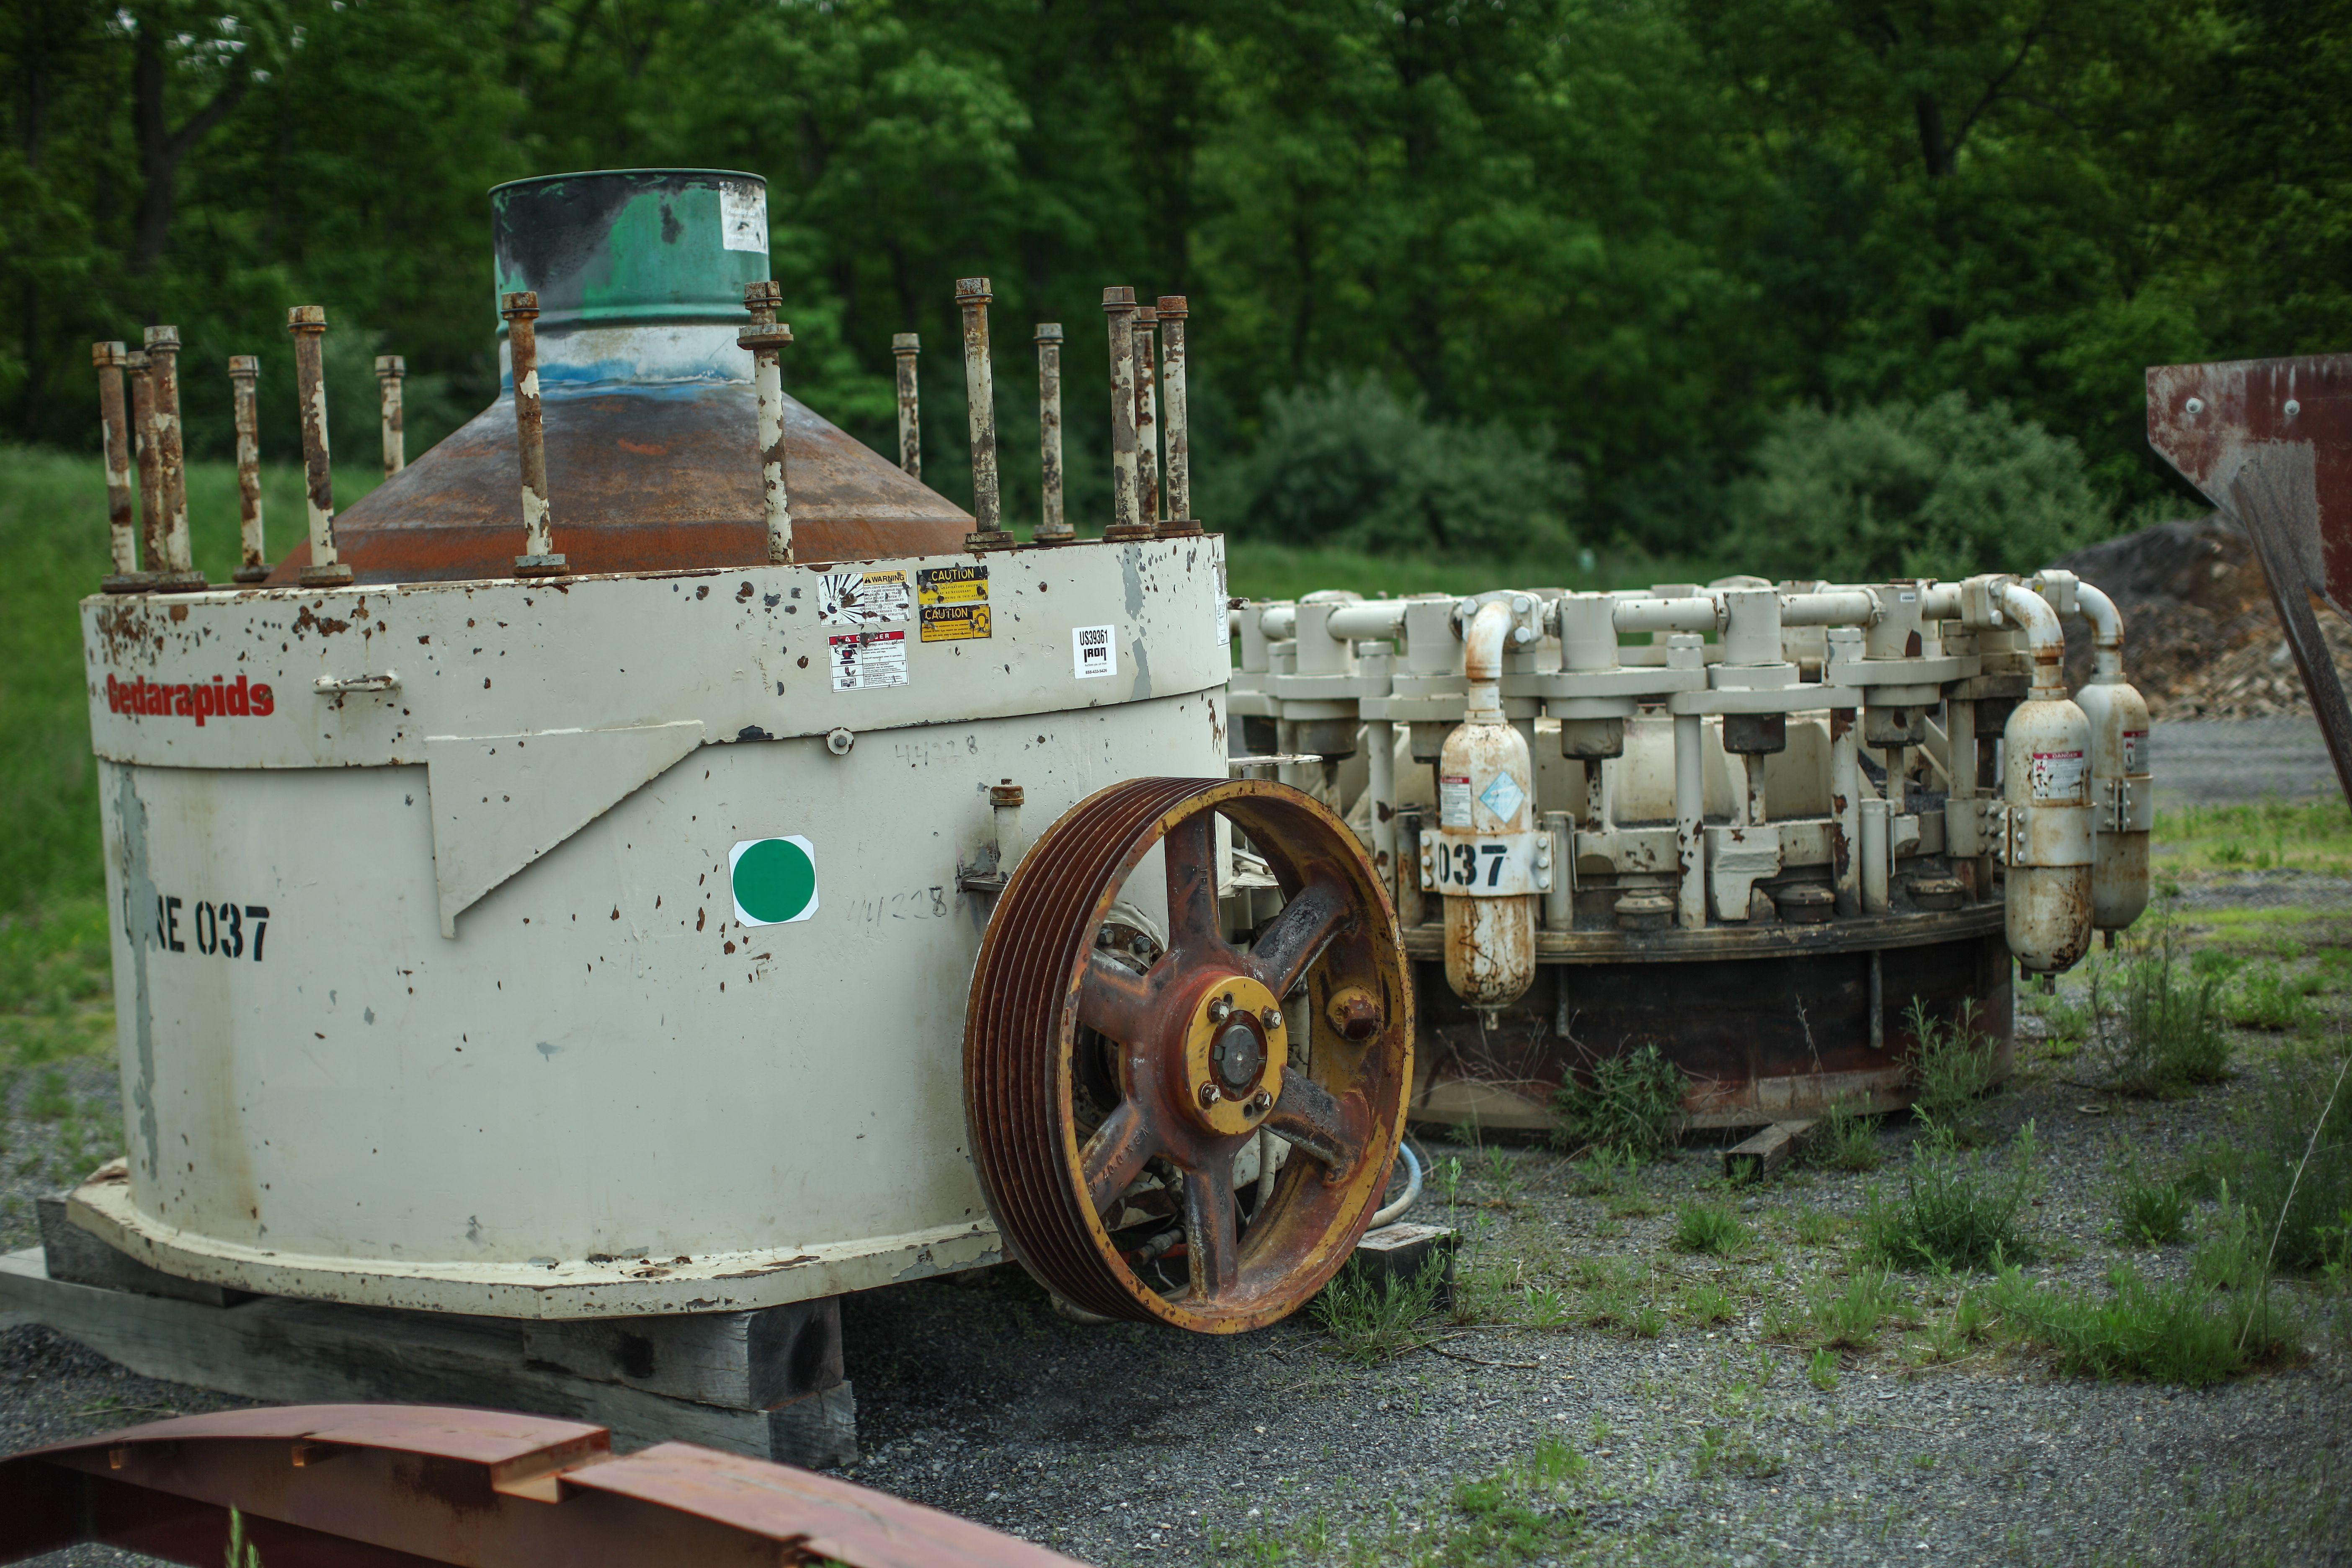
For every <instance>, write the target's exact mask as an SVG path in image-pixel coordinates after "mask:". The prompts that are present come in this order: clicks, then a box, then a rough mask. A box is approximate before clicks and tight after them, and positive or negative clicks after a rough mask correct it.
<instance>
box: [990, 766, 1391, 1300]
mask: <svg viewBox="0 0 2352 1568" xmlns="http://www.w3.org/2000/svg"><path fill="white" fill-rule="evenodd" d="M1219 817H1223V819H1224V820H1225V822H1226V823H1227V824H1229V825H1230V827H1231V829H1232V834H1233V836H1234V842H1236V843H1245V844H1246V845H1247V847H1248V849H1249V851H1250V852H1251V853H1253V854H1255V856H1257V857H1259V858H1262V859H1263V861H1264V862H1265V865H1266V867H1267V868H1270V869H1271V871H1272V873H1273V877H1274V879H1275V881H1276V883H1278V884H1279V888H1280V895H1281V907H1280V909H1279V910H1278V911H1273V912H1270V913H1269V912H1267V911H1266V910H1265V909H1264V908H1263V906H1261V907H1260V910H1259V912H1260V913H1261V914H1262V915H1264V917H1265V918H1263V919H1261V920H1260V921H1258V923H1257V924H1256V925H1255V928H1254V930H1253V931H1249V932H1247V933H1244V934H1241V935H1238V936H1237V937H1236V938H1235V939H1234V940H1232V941H1229V940H1227V938H1226V936H1225V934H1224V930H1223V925H1222V924H1221V920H1220V908H1219V899H1218V876H1217V861H1218V858H1219V856H1220V848H1219V835H1218V832H1217V820H1218V818H1219ZM1154 849H1160V850H1162V851H1163V854H1162V856H1161V857H1160V858H1161V860H1162V861H1163V863H1164V868H1165V883H1166V889H1167V903H1168V921H1167V933H1166V940H1165V942H1164V944H1163V943H1161V942H1159V941H1158V940H1157V939H1155V938H1151V937H1149V936H1146V935H1143V934H1141V933H1140V932H1136V934H1134V935H1133V936H1132V937H1131V939H1130V938H1129V937H1122V938H1121V939H1120V940H1119V941H1118V942H1114V943H1109V944H1106V943H1105V942H1102V941H1100V940H1099V938H1100V937H1101V936H1102V935H1103V934H1104V933H1107V932H1113V931H1117V932H1129V931H1134V930H1135V928H1134V927H1133V926H1132V925H1131V924H1129V923H1123V922H1125V921H1129V920H1130V919H1131V917H1132V913H1133V911H1132V910H1129V907H1128V906H1127V905H1124V904H1122V903H1121V902H1120V900H1121V889H1122V888H1123V887H1124V886H1125V885H1126V884H1127V883H1128V881H1129V877H1130V876H1132V875H1133V874H1134V873H1135V872H1136V871H1137V869H1138V868H1139V866H1142V865H1144V863H1145V862H1146V861H1147V859H1148V858H1150V856H1151V853H1152V851H1153V850H1154ZM1261 880H1262V878H1261ZM1258 897H1260V898H1262V899H1268V900H1269V901H1270V890H1268V891H1262V892H1261V893H1260V894H1259V895H1258ZM1146 923H1149V919H1148V917H1146ZM1411 1084H1412V991H1411V988H1410V983H1409V981H1408V978H1407V975H1406V971H1405V961H1404V953H1403V949H1402V944H1401V943H1400V942H1399V940H1398V935H1397V927H1396V918H1395V915H1394V914H1393V913H1392V912H1391V910H1390V908H1389V903H1388V899H1387V896H1386V894H1385V893H1384V892H1383V891H1382V889H1381V884H1380V879H1379V878H1378V877H1377V876H1376V875H1375V874H1374V871H1373V869H1372V866H1371V863H1370V860H1369V859H1367V858H1366V857H1365V855H1364V852H1363V850H1362V848H1361V847H1360V846H1359V845H1358V843H1357V841H1356V838H1355V837H1354V835H1353V834H1351V833H1349V830H1348V828H1347V826H1346V825H1345V824H1343V823H1341V822H1340V820H1339V818H1338V817H1337V816H1333V815H1332V814H1331V812H1330V811H1329V809H1328V808H1327V807H1325V806H1324V805H1321V804H1320V803H1318V801H1316V800H1315V799H1314V798H1313V797H1311V796H1309V795H1305V794H1302V793H1301V792H1299V791H1297V790H1295V789H1292V788H1290V787H1289V786H1287V785H1286V784H1272V783H1267V782H1264V781H1260V780H1252V779H1242V780H1233V781H1223V780H1207V779H1133V780H1129V781H1128V782H1126V783H1123V784H1113V785H1111V786H1110V787H1108V789H1104V790H1101V791H1098V792H1097V793H1096V794H1094V795H1089V796H1088V797H1087V799H1085V800H1084V801H1081V802H1080V803H1079V804H1078V805H1076V806H1074V807H1072V808H1071V810H1070V811H1069V812H1068V813H1067V814H1066V816H1063V817H1062V818H1061V819H1060V820H1059V821H1057V822H1055V824H1054V825H1053V826H1051V827H1050V828H1048V829H1047V830H1046V831H1045V834H1044V836H1043V837H1040V838H1039V839H1038V840H1037V842H1036V844H1035V845H1034V847H1032V848H1031V849H1030V850H1029V852H1028V853H1027V855H1025V856H1024V858H1022V861H1021V864H1020V867H1019V868H1018V869H1017V870H1016V871H1015V872H1014V873H1013V879H1012V881H1011V882H1010V884H1009V885H1008V886H1007V887H1006V888H1005V889H1004V892H1003V895H1002V896H1001V898H1000V899H999V900H998V905H997V909H996V912H995V915H994V917H993V918H992V920H991V921H990V922H989V927H988V932H987V935H986V937H985V938H984V939H983V940H982V943H981V950H980V960H979V963H978V964H977V965H976V966H975V967H974V969H973V972H972V981H971V997H970V1001H969V1005H967V1007H966V1010H965V1021H964V1110H965V1116H966V1120H967V1121H968V1122H969V1123H970V1127H971V1139H972V1150H973V1153H974V1155H975V1156H976V1158H977V1160H978V1162H979V1165H980V1174H981V1181H982V1185H983V1186H984V1187H985V1188H986V1190H987V1194H988V1202H989V1206H990V1209H991V1211H992V1213H993V1214H994V1215H995V1218H996V1223H997V1226H998V1228H999V1229H1000V1230H1001V1231H1002V1232H1003V1235H1004V1237H1005V1239H1006V1241H1007V1242H1008V1243H1009V1244H1010V1246H1011V1247H1012V1249H1013V1256H1015V1257H1016V1258H1019V1259H1020V1260H1021V1262H1022V1263H1023V1264H1024V1266H1025V1267H1026V1268H1028V1269H1029V1271H1030V1272H1031V1273H1032V1274H1034V1275H1035V1276H1036V1277H1037V1279H1039V1280H1040V1281H1042V1282H1043V1283H1044V1284H1045V1286H1046V1287H1047V1288H1048V1289H1052V1290H1054V1291H1055V1292H1056V1293H1057V1294H1059V1295H1060V1296H1061V1297H1062V1298H1063V1299H1064V1300H1067V1301H1069V1302H1071V1303H1072V1304H1073V1305H1075V1306H1077V1307H1081V1308H1084V1309H1085V1310H1087V1311H1090V1312H1095V1313H1097V1314H1100V1315H1102V1316H1105V1317H1112V1318H1126V1319H1132V1320H1137V1321H1150V1320H1155V1319H1156V1320H1158V1321H1162V1322H1167V1323H1171V1324H1174V1325H1175V1326H1177V1327H1179V1328H1185V1329H1192V1330H1194V1331H1199V1332H1203V1333H1234V1332H1238V1331H1242V1330H1244V1329H1254V1328H1259V1327H1262V1326H1263V1325H1265V1324H1267V1323H1271V1322H1274V1321H1277V1320H1279V1319H1281V1318H1283V1317H1285V1316H1286V1315H1287V1314H1288V1313H1290V1312H1292V1311H1295V1310H1297V1309H1298V1308H1299V1307H1300V1306H1302V1305H1304V1304H1305V1303H1306V1302H1307V1300H1309V1299H1310V1298H1311V1297H1313V1296H1314V1294H1315V1293H1316V1291H1318V1290H1319V1289H1322V1288H1323V1286H1324V1284H1325V1282H1326V1281H1328V1279H1330V1277H1331V1276H1332V1274H1333V1273H1334V1272H1336V1271H1337V1270H1338V1268H1339V1266H1340V1265H1341V1264H1342V1263H1344V1262H1346V1261H1347V1258H1348V1255H1349V1252H1350V1251H1351V1250H1353V1248H1354V1247H1355V1245H1356V1241H1357V1239H1358V1238H1359V1237H1360V1236H1361V1235H1362V1234H1363V1231H1364V1227H1365V1226H1366V1224H1367V1223H1368V1222H1369V1221H1370V1217H1371V1215H1372V1212H1373V1211H1374V1210H1375V1209H1376V1208H1377V1207H1379V1205H1380V1202H1381V1194H1382V1192H1383V1190H1384V1189H1385V1187H1386V1185H1387V1183H1388V1179H1389V1167H1390V1164H1391V1162H1392V1161H1393V1160H1394V1159H1395V1156H1396V1146H1397V1140H1398V1137H1399V1135H1400V1134H1401V1133H1402V1130H1403V1126H1404V1115H1405V1100H1406V1095H1407V1093H1408V1091H1409V1089H1410V1087H1411ZM1277 1146H1279V1147H1281V1148H1284V1149H1286V1150H1287V1152H1288V1157H1287V1158H1286V1159H1284V1160H1283V1161H1282V1163H1281V1164H1280V1167H1279V1171H1278V1173H1277V1172H1276V1170H1275V1162H1274V1161H1273V1159H1272V1158H1270V1155H1271V1154H1272V1153H1273V1152H1275V1150H1276V1148H1277ZM1236 1163H1243V1164H1244V1165H1248V1166H1254V1167H1255V1169H1256V1171H1257V1172H1258V1179H1255V1180H1253V1181H1252V1182H1251V1183H1250V1184H1248V1185H1247V1187H1246V1188H1244V1186H1243V1184H1241V1183H1240V1182H1238V1181H1237V1180H1236V1174H1235V1167H1236ZM1171 1269H1173V1270H1175V1272H1174V1274H1173V1276H1172V1277H1171Z"/></svg>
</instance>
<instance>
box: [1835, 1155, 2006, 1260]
mask: <svg viewBox="0 0 2352 1568" xmlns="http://www.w3.org/2000/svg"><path fill="white" fill-rule="evenodd" d="M2034 1152H2035V1144H2034V1138H2033V1123H2032V1122H2031V1121H2029V1122H2027V1123H2026V1124H2025V1126H2024V1127H2023V1128H2022V1129H2021V1130H2020V1131H2019V1132H2018V1134H2017V1137H2016V1139H2015V1140H2014V1141H2013V1142H2011V1144H2010V1148H2009V1152H2008V1154H2007V1157H2006V1158H2005V1159H2004V1160H2001V1161H2000V1162H1996V1161H1995V1159H1994V1158H1993V1157H1992V1156H1991V1155H1990V1154H1987V1155H1974V1154H1968V1153H1963V1152H1961V1151H1960V1149H1959V1147H1958V1144H1957V1143H1955V1142H1954V1141H1953V1139H1952V1137H1951V1135H1950V1134H1949V1133H1948V1131H1945V1130H1944V1129H1943V1128H1940V1127H1934V1126H1931V1127H1930V1128H1929V1129H1928V1131H1927V1133H1926V1134H1925V1135H1924V1136H1922V1137H1921V1138H1920V1139H1919V1141H1918V1142H1916V1143H1914V1144H1913V1145H1912V1146H1911V1163H1910V1166H1909V1167H1908V1168H1907V1169H1906V1171H1905V1172H1904V1173H1903V1192H1902V1195H1901V1196H1900V1197H1898V1198H1896V1199H1894V1200H1892V1201H1889V1200H1888V1199H1887V1197H1886V1196H1885V1194H1884V1193H1883V1192H1882V1191H1881V1190H1880V1189H1879V1188H1878V1187H1877V1186H1876V1185H1875V1184H1873V1185H1872V1187H1871V1189H1870V1192H1869V1194H1868V1196H1867V1197H1866V1199H1865V1200H1864V1212H1863V1218H1862V1232H1863V1243H1862V1249H1863V1253H1864V1256H1865V1257H1868V1258H1875V1259H1877V1260H1879V1261H1881V1262H1885V1263H1888V1264H1892V1265H1894V1266H1895V1267H1896V1268H1927V1269H1932V1270H1941V1269H1952V1268H1993V1267H1997V1266H1999V1265H2000V1264H2002V1263H2004V1262H2017V1261H2021V1260H2023V1259H2026V1258H2031V1257H2032V1243H2031V1242H2030V1241H2029V1240H2028V1239H2027V1237H2026V1236H2025V1234H2024V1231H2023V1229H2022V1228H2021V1226H2022V1223H2023V1220H2024V1216H2025V1211H2026V1205H2027V1204H2028V1203H2029V1202H2030V1201H2031V1200H2032V1196H2033V1194H2034V1192H2035V1191H2036V1190H2037V1189H2038V1188H2039V1187H2040V1186H2041V1184H2042V1178H2041V1173H2040V1172H2039V1171H2037V1170H2036V1169H2035V1168H2034V1163H2033V1161H2034Z"/></svg>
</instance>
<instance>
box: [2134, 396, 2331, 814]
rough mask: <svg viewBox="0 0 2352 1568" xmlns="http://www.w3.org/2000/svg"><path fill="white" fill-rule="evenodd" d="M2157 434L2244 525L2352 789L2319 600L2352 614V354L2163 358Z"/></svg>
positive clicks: (2153, 414)
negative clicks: (2212, 360)
mask: <svg viewBox="0 0 2352 1568" xmlns="http://www.w3.org/2000/svg"><path fill="white" fill-rule="evenodd" d="M2147 439H2148V445H2150V446H2152V447H2155V448H2156V449H2157V450H2158V452H2159V453H2161V454H2163V456H2164V458H2165V460H2166V461H2167V462H2168V463H2170V464H2171V465H2172V466H2173V467H2174V468H2177V469H2179V471H2180V476H2181V477H2182V478H2183V479H2187V480H2188V481H2189V483H2190V484H2192V485H2195V486H2196V487H2197V488H2198V489H2200V490H2202V491H2204V492H2205V496H2206V499H2207V500H2210V501H2211V502H2212V503H2213V504H2214V505H2215V506H2217V507H2219V508H2221V510H2223V511H2225V512H2228V513H2230V514H2231V516H2233V517H2235V518H2236V519H2237V520H2238V521H2240V522H2241V523H2242V524H2243V525H2244V526H2245V530H2246V532H2247V535H2248V536H2249V537H2250V538H2252V541H2253V543H2254V553H2255V556H2256V557H2257V559H2259V560H2260V561H2261V562H2262V564H2263V576H2264V577H2265V578H2267V579H2268V580H2269V582H2270V589H2271V599H2272V601H2273V603H2274V604H2275V605H2277V607H2278V613H2279V622H2280V624H2281V625H2282V626H2284V627H2285V628H2286V638H2287V646H2288V647H2290V648H2291V649H2293V650H2294V661H2295V666H2296V668H2298V669H2299V670H2301V672H2302V674H2303V685H2304V689H2305V690H2306V691H2308V692H2309V693H2310V694H2311V706H2312V711H2313V712H2314V713H2315V715H2316V716H2317V717H2318V720H2319V727H2320V729H2321V731H2323V732H2324V733H2325V734H2326V737H2327V749H2328V752H2329V754H2330V755H2331V756H2333V757H2334V759H2335V761H2336V780H2337V782H2338V783H2339V784H2342V785H2343V787H2344V792H2345V794H2346V795H2347V796H2352V704H2347V701H2346V698H2345V693H2344V683H2343V679H2342V678H2341V676H2340V675H2339V674H2338V672H2337V670H2336V665H2335V661H2334V660H2333V659H2332V658H2329V656H2328V652H2327V644H2326V641H2325V639H2323V638H2322V637H2321V635H2320V630H2319V622H2318V619H2317V617H2316V616H2314V614H2313V613H2312V608H2311V595H2314V594H2316V595H2320V596H2321V597H2322V598H2324V599H2326V601H2327V602H2328V604H2330V605H2333V606H2334V607H2335V610H2336V614H2337V615H2340V616H2352V610H2347V608H2346V606H2347V605H2352V354H2305V355H2303V356H2301V357H2299V358H2295V359H2273V360H2237V361H2232V362H2230V363H2221V364H2173V365H2159V366H2157V367H2156V368H2154V369H2152V370H2150V371H2149V372H2148V373H2147Z"/></svg>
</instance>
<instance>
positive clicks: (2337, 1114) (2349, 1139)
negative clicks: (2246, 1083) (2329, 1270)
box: [2234, 1051, 2352, 1270]
mask: <svg viewBox="0 0 2352 1568" xmlns="http://www.w3.org/2000/svg"><path fill="white" fill-rule="evenodd" d="M2347 1068H2352V1058H2333V1059H2331V1058H2328V1057H2326V1056H2325V1055H2323V1054H2321V1053H2319V1052H2317V1051H2296V1052H2294V1053H2293V1054H2291V1055H2289V1056H2288V1057H2287V1058H2285V1059H2284V1061H2283V1062H2282V1063H2281V1064H2280V1065H2279V1068H2278V1070H2277V1072H2276V1073H2275V1074H2274V1075H2273V1077H2272V1078H2271V1079H2270V1080H2269V1081H2268V1082H2267V1083H2266V1084H2264V1085H2263V1089H2262V1090H2261V1092H2260V1093H2259V1094H2257V1095H2256V1096H2255V1097H2254V1100H2253V1101H2252V1104H2251V1105H2250V1106H2249V1107H2248V1108H2247V1109H2246V1110H2245V1111H2244V1112H2243V1113H2242V1117H2241V1120H2240V1121H2239V1124H2238V1137H2237V1138H2236V1140H2235V1153H2236V1156H2237V1157H2236V1159H2235V1161H2234V1163H2235V1165H2236V1170H2235V1173H2234V1175H2235V1189H2236V1195H2237V1197H2238V1198H2239V1200H2240V1201H2241V1202H2242V1203H2244V1204H2245V1205H2246V1206H2247V1207H2248V1208H2249V1209H2251V1210H2252V1212H2253V1213H2255V1214H2257V1215H2261V1216H2262V1217H2263V1225H2264V1227H2265V1230H2266V1233H2267V1236H2268V1237H2269V1238H2272V1239H2270V1240H2269V1242H2268V1245H2269V1246H2270V1247H2271V1252H2270V1254H2269V1262H2270V1264H2271V1265H2272V1267H2274V1268H2291V1269H2297V1270H2314V1269H2325V1268H2326V1267H2327V1265H2328V1263H2329V1262H2330V1260H2331V1259H2335V1260H2337V1261H2339V1262H2340V1261H2341V1260H2342V1258H2343V1257H2344V1254H2345V1237H2346V1235H2347V1231H2352V1106H2347V1105H2346V1104H2344V1103H2341V1101H2342V1100H2343V1091H2344V1086H2345V1080H2346V1073H2347Z"/></svg>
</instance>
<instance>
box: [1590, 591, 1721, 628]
mask: <svg viewBox="0 0 2352 1568" xmlns="http://www.w3.org/2000/svg"><path fill="white" fill-rule="evenodd" d="M1615 618H1616V622H1617V629H1618V630H1619V631H1621V632H1711V631H1714V630H1715V629H1716V628H1717V626H1719V625H1720V624H1721V622H1722V610H1721V607H1720V606H1719V605H1717V604H1716V602H1715V601H1714V600H1713V599H1703V598H1693V599H1620V600H1618V601H1617V610H1616V617H1615Z"/></svg>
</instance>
